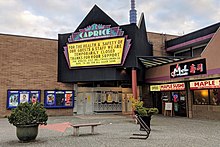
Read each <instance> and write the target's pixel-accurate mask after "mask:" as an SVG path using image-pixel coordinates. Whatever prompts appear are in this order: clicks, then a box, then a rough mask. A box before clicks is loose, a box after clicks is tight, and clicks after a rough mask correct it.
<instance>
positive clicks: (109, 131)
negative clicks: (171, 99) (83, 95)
mask: <svg viewBox="0 0 220 147" xmlns="http://www.w3.org/2000/svg"><path fill="white" fill-rule="evenodd" d="M87 122H101V123H102V124H103V125H101V126H98V127H97V128H96V129H95V131H96V132H98V134H97V135H89V134H88V133H90V129H91V128H90V127H85V128H80V130H79V131H80V135H81V136H79V137H75V136H72V133H73V129H72V128H71V127H68V124H69V123H87ZM151 129H152V131H151V134H150V136H149V138H148V139H147V140H136V139H129V136H131V135H132V133H138V132H139V125H137V124H135V123H134V121H133V119H132V117H130V116H122V115H119V114H96V115H75V116H65V117H64V116H62V117H49V120H48V126H47V127H40V128H39V133H38V136H37V139H36V141H33V142H30V143H20V142H19V141H18V139H17V137H16V134H15V127H14V126H13V125H11V124H9V123H8V121H7V119H6V118H2V119H0V146H1V147H8V146H9V147H11V146H12V147H13V146H14V147H19V146H33V147H52V146H53V147H70V146H71V147H201V146H202V147H220V121H214V120H197V119H188V118H184V117H164V116H162V115H156V116H153V118H152V121H151Z"/></svg>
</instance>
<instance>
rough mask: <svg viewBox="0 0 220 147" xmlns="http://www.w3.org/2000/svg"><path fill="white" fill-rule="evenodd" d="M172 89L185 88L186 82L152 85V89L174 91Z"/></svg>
mask: <svg viewBox="0 0 220 147" xmlns="http://www.w3.org/2000/svg"><path fill="white" fill-rule="evenodd" d="M172 90H185V84H184V83H172V84H162V85H151V86H150V91H172Z"/></svg>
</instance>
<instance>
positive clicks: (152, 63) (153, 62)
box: [137, 56, 192, 69]
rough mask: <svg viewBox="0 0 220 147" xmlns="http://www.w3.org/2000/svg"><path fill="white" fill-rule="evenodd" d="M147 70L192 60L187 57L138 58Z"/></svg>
mask: <svg viewBox="0 0 220 147" xmlns="http://www.w3.org/2000/svg"><path fill="white" fill-rule="evenodd" d="M137 58H138V60H140V61H141V63H142V64H143V65H144V66H145V68H146V69H148V68H153V67H157V66H161V65H166V64H170V63H174V62H178V61H183V60H186V59H190V58H192V57H187V56H137Z"/></svg>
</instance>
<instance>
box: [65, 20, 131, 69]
mask: <svg viewBox="0 0 220 147" xmlns="http://www.w3.org/2000/svg"><path fill="white" fill-rule="evenodd" d="M130 46H131V39H128V36H127V35H124V31H122V29H120V28H119V27H111V25H102V24H92V25H90V26H87V27H86V28H83V29H79V32H74V33H72V34H71V35H70V36H69V38H68V42H67V43H66V45H65V46H64V47H63V49H64V51H63V53H64V56H65V58H66V61H67V64H68V66H69V68H70V69H71V68H81V67H96V66H121V65H123V64H124V62H125V60H126V57H127V55H128V52H129V50H130Z"/></svg>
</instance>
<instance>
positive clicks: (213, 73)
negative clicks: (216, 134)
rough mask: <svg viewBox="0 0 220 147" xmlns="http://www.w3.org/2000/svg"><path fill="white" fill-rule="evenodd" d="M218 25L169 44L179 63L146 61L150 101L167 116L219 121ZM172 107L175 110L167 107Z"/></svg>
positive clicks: (152, 58) (171, 59) (219, 44)
mask: <svg viewBox="0 0 220 147" xmlns="http://www.w3.org/2000/svg"><path fill="white" fill-rule="evenodd" d="M219 26H220V24H219V23H217V24H214V25H211V26H208V27H206V28H203V29H201V30H198V31H195V32H192V33H190V34H186V35H184V36H181V37H178V38H175V39H172V40H169V41H166V42H165V43H166V47H165V50H166V52H167V53H168V55H169V56H172V57H173V56H174V57H176V60H177V59H179V61H177V62H173V60H174V58H172V57H170V59H169V58H168V56H167V57H166V58H167V60H165V58H161V57H145V58H143V60H142V62H143V64H144V65H145V67H146V74H145V81H146V83H147V85H148V87H149V88H148V92H149V95H150V96H151V97H150V101H151V103H152V105H154V106H156V107H158V108H159V109H160V110H161V113H163V114H164V115H170V114H171V112H173V115H175V116H187V117H189V118H192V117H193V118H208V119H220V64H219V63H220V58H219V46H220V30H219ZM180 56H181V57H180ZM168 60H170V61H168ZM169 62H171V63H169ZM169 104H171V105H170V106H171V107H172V111H171V110H169V108H168V107H167V108H165V107H166V106H169ZM166 109H167V110H166ZM167 111H168V112H169V113H167Z"/></svg>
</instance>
